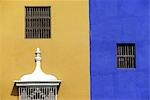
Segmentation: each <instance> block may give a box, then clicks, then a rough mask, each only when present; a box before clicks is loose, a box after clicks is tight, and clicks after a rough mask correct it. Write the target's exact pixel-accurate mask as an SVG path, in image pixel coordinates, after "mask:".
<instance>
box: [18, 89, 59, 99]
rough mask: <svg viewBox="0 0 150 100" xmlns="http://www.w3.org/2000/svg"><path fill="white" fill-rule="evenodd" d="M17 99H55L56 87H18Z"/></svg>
mask: <svg viewBox="0 0 150 100" xmlns="http://www.w3.org/2000/svg"><path fill="white" fill-rule="evenodd" d="M19 100H57V87H56V86H55V87H52V86H51V87H48V86H42V87H40V86H22V87H19Z"/></svg>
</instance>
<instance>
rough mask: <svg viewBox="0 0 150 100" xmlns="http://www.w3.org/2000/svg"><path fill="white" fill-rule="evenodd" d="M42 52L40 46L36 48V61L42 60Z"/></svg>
mask: <svg viewBox="0 0 150 100" xmlns="http://www.w3.org/2000/svg"><path fill="white" fill-rule="evenodd" d="M40 55H41V52H40V48H37V49H36V52H35V61H36V62H37V61H40V60H41V56H40Z"/></svg>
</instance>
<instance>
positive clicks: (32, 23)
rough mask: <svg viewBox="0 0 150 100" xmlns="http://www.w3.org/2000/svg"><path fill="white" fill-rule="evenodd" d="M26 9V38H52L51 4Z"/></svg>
mask: <svg viewBox="0 0 150 100" xmlns="http://www.w3.org/2000/svg"><path fill="white" fill-rule="evenodd" d="M25 9H26V15H25V21H26V23H25V38H50V37H51V30H50V26H51V25H50V6H48V7H25Z"/></svg>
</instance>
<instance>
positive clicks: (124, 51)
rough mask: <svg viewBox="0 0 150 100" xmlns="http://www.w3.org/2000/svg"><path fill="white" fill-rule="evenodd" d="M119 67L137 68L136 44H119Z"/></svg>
mask: <svg viewBox="0 0 150 100" xmlns="http://www.w3.org/2000/svg"><path fill="white" fill-rule="evenodd" d="M117 68H136V63H135V44H134V43H118V44H117Z"/></svg>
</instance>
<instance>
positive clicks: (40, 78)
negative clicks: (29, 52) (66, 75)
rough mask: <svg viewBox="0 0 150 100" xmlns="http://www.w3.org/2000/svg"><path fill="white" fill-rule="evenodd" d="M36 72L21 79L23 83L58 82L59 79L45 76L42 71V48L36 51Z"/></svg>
mask: <svg viewBox="0 0 150 100" xmlns="http://www.w3.org/2000/svg"><path fill="white" fill-rule="evenodd" d="M35 63H36V66H35V70H34V72H33V73H31V74H27V75H24V76H23V77H21V80H22V81H51V80H57V78H56V77H55V76H53V75H50V74H49V75H48V74H45V73H44V72H43V71H42V69H41V52H40V48H37V49H36V52H35Z"/></svg>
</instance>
